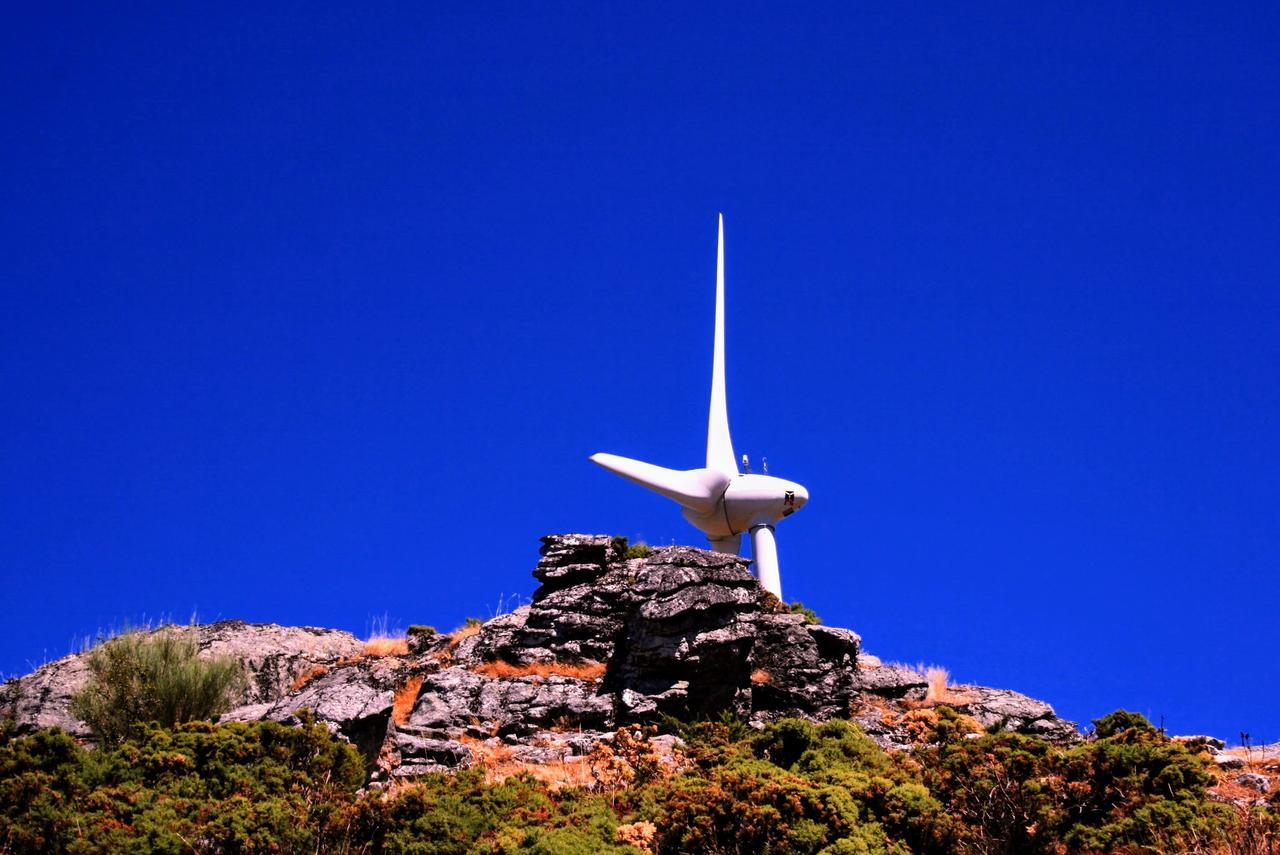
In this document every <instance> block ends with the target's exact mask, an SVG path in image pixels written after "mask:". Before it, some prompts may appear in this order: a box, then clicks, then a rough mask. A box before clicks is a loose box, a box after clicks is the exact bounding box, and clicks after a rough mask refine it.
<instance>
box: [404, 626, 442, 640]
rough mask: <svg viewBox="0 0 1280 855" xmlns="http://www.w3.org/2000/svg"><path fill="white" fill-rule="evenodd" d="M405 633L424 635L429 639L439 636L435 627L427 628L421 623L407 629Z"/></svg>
mask: <svg viewBox="0 0 1280 855" xmlns="http://www.w3.org/2000/svg"><path fill="white" fill-rule="evenodd" d="M404 632H405V635H422V636H427V637H430V636H433V635H438V633H437V632H436V628H435V627H434V626H427V625H426V624H421V623H415V624H412V625H410V627H409V628H408V629H406V630H405V631H404Z"/></svg>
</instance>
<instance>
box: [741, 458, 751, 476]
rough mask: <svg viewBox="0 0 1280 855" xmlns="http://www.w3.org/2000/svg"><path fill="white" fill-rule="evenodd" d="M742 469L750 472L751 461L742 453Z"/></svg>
mask: <svg viewBox="0 0 1280 855" xmlns="http://www.w3.org/2000/svg"><path fill="white" fill-rule="evenodd" d="M742 471H743V472H745V473H747V474H748V475H750V474H751V461H750V460H748V459H747V455H745V454H744V455H742Z"/></svg>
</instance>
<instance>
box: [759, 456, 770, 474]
mask: <svg viewBox="0 0 1280 855" xmlns="http://www.w3.org/2000/svg"><path fill="white" fill-rule="evenodd" d="M760 470H761V471H762V472H763V473H764V474H765V475H768V474H769V458H767V457H761V458H760Z"/></svg>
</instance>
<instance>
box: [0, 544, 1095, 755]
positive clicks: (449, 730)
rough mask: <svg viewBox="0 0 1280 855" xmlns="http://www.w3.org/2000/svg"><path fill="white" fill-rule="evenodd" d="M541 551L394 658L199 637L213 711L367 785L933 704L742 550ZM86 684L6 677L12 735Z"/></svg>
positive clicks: (907, 732)
mask: <svg viewBox="0 0 1280 855" xmlns="http://www.w3.org/2000/svg"><path fill="white" fill-rule="evenodd" d="M541 556H542V557H541V560H540V561H539V562H538V565H537V567H536V568H535V569H534V571H533V575H534V577H535V578H536V579H537V580H538V581H539V582H540V583H541V584H540V587H538V589H537V590H536V591H535V592H534V594H533V599H532V602H530V603H529V604H528V605H526V606H523V607H521V608H519V609H517V610H516V611H514V612H512V613H511V614H507V615H503V616H501V617H498V618H495V619H493V620H491V621H489V622H488V623H486V624H484V625H482V626H480V627H477V628H471V629H468V630H466V631H461V632H459V633H455V634H454V635H453V636H440V635H436V636H431V635H424V636H415V637H414V638H413V639H412V641H411V645H410V653H409V654H408V655H401V656H387V657H371V656H367V655H363V654H362V653H361V645H360V644H359V642H357V641H356V640H355V639H354V638H352V637H351V636H350V635H348V634H347V633H334V632H331V631H326V630H311V629H289V628H285V627H264V626H259V625H249V624H240V623H231V622H225V623H222V624H213V625H211V626H209V627H201V628H200V633H201V644H202V647H203V649H205V650H207V651H209V652H210V653H225V654H231V655H236V656H239V657H240V658H242V660H243V661H245V663H246V669H247V670H248V672H249V674H250V676H251V684H252V688H251V689H250V692H249V694H248V695H247V696H246V698H245V703H244V704H243V705H241V706H240V707H238V708H237V709H234V710H232V711H231V712H230V713H228V714H227V715H226V716H224V717H223V718H224V719H225V720H241V721H247V720H259V719H267V720H273V721H280V722H296V721H299V720H301V719H303V718H304V717H314V718H315V719H317V720H319V721H322V722H324V723H326V724H327V725H328V726H329V727H330V728H331V729H332V730H334V731H335V732H337V733H340V734H342V735H343V736H344V737H346V738H347V739H349V740H350V741H351V742H353V743H354V744H356V745H357V746H358V747H360V749H361V750H362V751H363V752H364V753H365V755H366V756H367V757H368V758H369V759H370V760H372V761H374V762H375V763H376V765H377V767H378V768H379V772H378V773H377V774H376V776H375V777H386V776H396V777H403V776H412V775H417V774H423V773H425V772H431V771H439V770H442V769H451V768H457V767H459V766H465V765H469V764H471V763H474V762H477V761H478V760H480V759H483V758H485V757H486V756H490V757H491V756H493V755H494V753H495V752H497V751H499V750H500V751H501V753H502V756H504V757H506V758H508V759H510V758H515V759H516V760H517V761H519V762H529V763H551V762H556V763H566V762H569V761H572V760H574V759H581V758H582V757H584V756H585V755H587V754H588V753H589V752H590V751H591V750H592V749H593V748H594V747H595V746H596V745H598V744H599V743H600V742H602V741H604V740H608V739H610V738H611V733H612V732H613V731H614V730H615V729H617V728H619V727H624V726H629V725H632V724H639V723H646V722H654V721H659V720H661V719H662V718H663V717H664V716H675V717H678V718H682V719H690V718H697V717H704V716H716V715H720V714H722V713H726V712H727V713H732V714H734V715H737V716H739V717H741V718H743V719H744V720H746V721H748V722H749V723H751V724H752V725H754V726H762V725H763V724H765V723H767V722H770V721H773V720H776V719H779V718H783V717H788V716H801V717H805V718H809V719H812V720H815V721H821V720H826V719H830V718H836V717H847V718H853V719H855V720H856V721H858V722H859V723H860V724H861V725H862V726H863V728H864V729H865V730H866V731H867V732H868V733H869V734H870V735H871V736H872V737H873V738H875V739H877V740H878V741H879V742H881V744H883V745H886V746H890V747H907V746H909V745H910V744H911V741H912V739H913V731H912V726H913V725H918V721H919V715H918V714H917V713H918V712H919V711H920V710H921V709H928V708H931V707H932V705H933V703H932V701H931V700H930V699H929V698H928V687H927V685H926V680H925V678H924V677H923V676H922V675H920V674H918V673H916V672H914V671H911V670H909V669H903V668H899V667H894V666H885V665H881V664H879V662H878V661H877V660H875V659H874V658H873V657H863V656H861V651H860V646H861V640H860V639H859V637H858V635H857V634H856V633H854V632H851V631H850V630H847V629H839V628H835V627H826V626H820V625H815V624H810V623H807V622H806V621H805V618H804V617H803V616H801V615H797V614H792V613H791V612H790V610H789V609H787V608H786V607H785V606H783V605H782V604H781V603H779V602H778V601H777V600H776V599H775V598H774V597H773V596H772V595H770V594H768V593H766V592H764V591H763V590H762V589H761V588H760V586H759V584H758V583H757V582H756V579H755V577H754V576H753V575H752V574H751V572H750V569H749V562H748V561H747V560H746V559H744V558H740V557H738V556H734V555H726V554H723V553H714V552H707V551H705V550H701V549H693V548H689V547H666V548H658V549H654V550H652V551H651V552H650V553H649V554H647V555H644V556H642V557H628V554H627V552H626V545H625V542H624V541H620V540H615V539H613V538H609V537H606V536H589V535H554V536H549V537H545V538H543V545H542V550H541ZM84 678H85V674H84V665H83V662H82V661H81V660H80V658H79V657H68V658H67V659H64V660H60V661H59V662H56V663H51V664H50V665H48V666H45V668H42V669H40V670H39V671H37V672H36V673H34V674H32V675H29V676H28V677H25V678H22V680H18V681H10V683H9V684H5V692H6V694H4V695H0V699H16V700H13V701H12V703H13V704H16V706H15V709H16V710H17V714H16V718H17V719H18V721H19V726H20V728H25V729H31V728H34V727H44V726H52V725H59V726H63V727H65V728H67V729H70V730H72V731H73V732H77V733H82V732H83V729H82V727H80V726H79V723H78V722H75V721H74V720H73V719H71V718H70V716H69V714H67V713H66V703H65V700H66V698H69V696H70V693H71V692H72V691H74V689H75V688H76V687H78V685H80V684H81V683H82V682H83V679H84ZM948 695H949V696H948V698H947V703H949V704H950V705H952V706H954V707H955V708H956V709H957V710H959V711H960V712H962V713H964V714H965V715H968V716H970V717H971V718H972V719H973V720H974V721H976V722H977V723H978V724H979V725H980V726H982V727H999V728H1004V729H1008V730H1018V731H1022V732H1027V733H1035V734H1039V735H1042V736H1045V737H1047V738H1050V739H1056V740H1069V739H1073V738H1076V736H1077V735H1076V730H1075V728H1074V726H1073V725H1072V724H1071V723H1070V722H1065V721H1063V720H1061V719H1058V718H1057V717H1056V716H1055V715H1054V713H1053V710H1052V709H1050V708H1049V706H1048V705H1046V704H1044V703H1042V702H1040V701H1036V700H1034V699H1031V698H1028V697H1025V696H1023V695H1019V694H1017V693H1015V692H1010V691H1006V690H1000V689H988V688H983V687H978V686H964V687H953V689H952V690H950V691H949V693H948ZM662 738H664V737H659V739H662Z"/></svg>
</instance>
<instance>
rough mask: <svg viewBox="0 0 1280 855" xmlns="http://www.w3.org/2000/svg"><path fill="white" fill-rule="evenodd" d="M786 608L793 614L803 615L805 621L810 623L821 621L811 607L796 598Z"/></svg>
mask: <svg viewBox="0 0 1280 855" xmlns="http://www.w3.org/2000/svg"><path fill="white" fill-rule="evenodd" d="M788 608H789V609H790V610H791V613H792V614H793V615H801V616H803V617H804V622H805V623H810V624H820V623H822V618H820V617H818V613H817V612H815V611H814V610H813V609H811V608H809V607H808V606H806V605H805V604H804V603H802V602H800V601H799V600H796V601H795V602H794V603H792V604H791V605H790V606H788Z"/></svg>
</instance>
